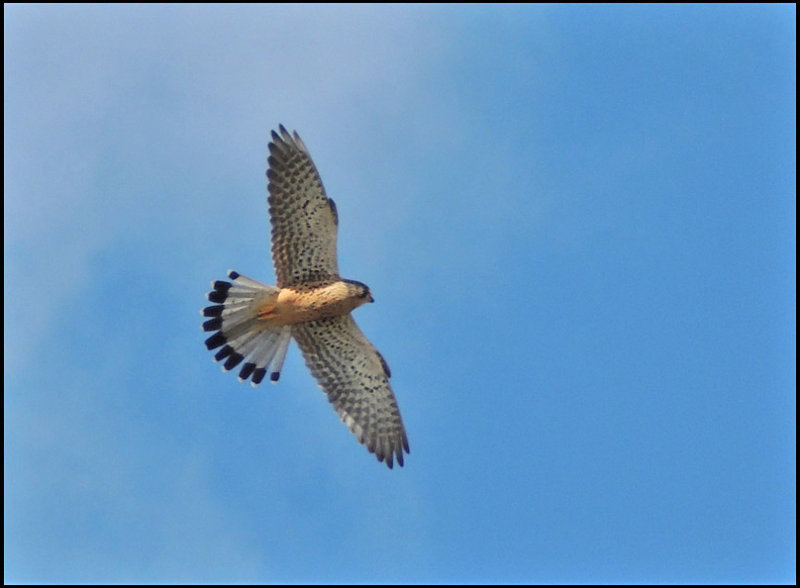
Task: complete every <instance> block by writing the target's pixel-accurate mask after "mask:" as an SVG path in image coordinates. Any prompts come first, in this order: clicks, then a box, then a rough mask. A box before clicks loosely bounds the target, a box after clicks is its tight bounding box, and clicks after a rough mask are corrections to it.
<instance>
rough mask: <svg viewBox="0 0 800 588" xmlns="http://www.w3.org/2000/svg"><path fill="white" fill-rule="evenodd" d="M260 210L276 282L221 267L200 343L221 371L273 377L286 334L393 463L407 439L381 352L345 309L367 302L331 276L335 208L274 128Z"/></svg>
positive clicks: (359, 431) (353, 286)
mask: <svg viewBox="0 0 800 588" xmlns="http://www.w3.org/2000/svg"><path fill="white" fill-rule="evenodd" d="M269 150H270V157H269V168H268V170H267V177H268V178H269V184H268V190H269V199H268V202H269V213H270V218H271V221H272V258H273V263H274V265H275V274H276V277H277V285H276V286H269V285H266V284H262V283H260V282H257V281H255V280H252V279H250V278H247V277H245V276H242V275H241V274H239V273H238V272H234V271H231V272H229V273H228V276H229V277H230V279H231V280H232V281H231V282H227V281H221V280H219V281H216V282H213V283H212V291H211V292H210V293H209V294H208V299H209V301H211V302H213V303H215V305H214V306H209V307H206V308H205V309H204V310H203V315H204V316H205V317H207V318H208V320H206V321H205V322H204V323H203V328H204V330H206V331H215V333H214V334H213V335H211V336H210V337H209V338H208V339H206V346H207V347H208V349H217V348H220V349H219V351H217V352H216V354H215V356H214V359H215V360H216V361H222V360H225V363H224V364H223V369H225V370H230V369H233V368H234V367H236V366H238V365H239V364H240V363H242V362H244V363H243V365H242V368H241V371H240V372H239V379H240V380H247V379H248V378H249V379H251V381H252V383H253V385H256V384H259V383H260V382H261V381H262V380H263V378H264V377H265V376H266V374H267V372H268V370H269V371H270V379H271V380H272V381H273V382H276V381H277V380H278V378H279V376H280V371H281V367H282V366H283V361H284V358H285V357H286V351H287V348H288V346H289V342H290V340H291V339H292V338H294V339H295V341H297V344H298V345H299V347H300V350H301V351H302V353H303V356H304V358H305V360H306V364H307V365H308V367H309V369H310V370H311V373H312V374H313V375H314V377H315V378H316V379H317V382H318V383H319V385H320V387H321V388H322V389H323V390H324V391H325V393H326V394H327V395H328V399H329V400H330V402H331V403H332V404H333V406H334V408H335V409H336V411H337V413H339V416H340V418H341V419H342V421H343V422H344V423H345V424H346V425H347V426H348V428H349V429H350V430H351V431H352V432H353V433H354V434H355V435H356V438H357V439H358V440H359V442H360V443H364V444H365V445H366V446H367V449H369V451H370V452H373V453H375V455H376V456H377V458H378V460H379V461H385V462H386V464H387V465H388V466H389V467H390V468H391V467H392V464H393V459H396V460H397V463H399V464H400V465H403V452H404V451H405V452H406V453H408V452H409V445H408V438H407V437H406V432H405V428H404V426H403V422H402V419H401V417H400V410H399V409H398V407H397V401H396V399H395V397H394V393H393V392H392V389H391V386H390V384H389V377H390V375H391V372H390V370H389V366H388V364H387V363H386V361H385V360H384V358H383V356H382V355H381V354H380V353H379V352H378V350H377V349H375V347H374V346H373V345H372V344H371V343H370V342H369V341H368V340H367V338H366V337H365V336H364V334H363V333H362V332H361V330H360V329H359V328H358V326H357V325H356V323H355V321H354V320H353V318H352V316H351V315H350V313H351V311H353V310H355V309H356V308H358V307H359V306H361V305H362V304H365V303H367V302H372V301H373V299H372V295H371V293H370V290H369V288H368V287H367V286H366V285H365V284H362V283H361V282H357V281H355V280H345V279H342V278H341V277H340V276H339V270H338V264H337V258H336V235H337V229H338V220H339V219H338V214H337V211H336V206H335V204H334V203H333V200H331V199H330V198H328V197H327V196H326V195H325V190H324V188H323V187H322V181H321V180H320V177H319V173H318V172H317V170H316V167H315V166H314V163H313V161H312V160H311V156H310V154H309V153H308V149H307V148H306V146H305V145H304V144H303V142H302V140H301V139H300V137H299V136H298V135H297V133H294V135H293V136H292V135H290V134H289V133H288V132H287V131H286V129H285V128H284V127H283V126H281V127H280V134H278V133H276V132H274V131H273V133H272V142H271V143H270V145H269Z"/></svg>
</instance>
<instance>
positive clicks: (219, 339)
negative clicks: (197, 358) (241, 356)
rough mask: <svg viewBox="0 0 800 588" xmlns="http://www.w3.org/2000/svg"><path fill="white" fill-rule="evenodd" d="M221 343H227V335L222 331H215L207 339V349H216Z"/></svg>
mask: <svg viewBox="0 0 800 588" xmlns="http://www.w3.org/2000/svg"><path fill="white" fill-rule="evenodd" d="M220 345H225V335H223V334H222V333H214V334H213V335H211V336H210V337H209V338H208V339H206V349H208V350H209V351H210V350H212V349H216V348H217V347H219V346H220Z"/></svg>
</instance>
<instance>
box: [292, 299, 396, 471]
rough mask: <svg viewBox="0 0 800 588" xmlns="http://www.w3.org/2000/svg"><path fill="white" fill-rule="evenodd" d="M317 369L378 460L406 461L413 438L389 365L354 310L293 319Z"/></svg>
mask: <svg viewBox="0 0 800 588" xmlns="http://www.w3.org/2000/svg"><path fill="white" fill-rule="evenodd" d="M292 335H293V336H294V338H295V340H296V341H297V344H298V345H299V346H300V350H301V351H302V352H303V357H304V358H305V360H306V365H308V367H309V369H310V370H311V373H312V374H313V375H314V377H315V378H316V379H317V382H318V383H319V385H320V387H321V388H322V389H323V390H324V391H325V394H327V395H328V400H329V401H330V402H331V403H332V404H333V407H334V408H335V409H336V412H337V413H339V417H340V418H341V419H342V422H344V423H345V424H346V425H347V427H348V428H349V429H350V431H352V432H353V434H354V435H355V436H356V438H357V439H358V441H359V443H363V444H364V445H366V446H367V449H368V450H369V451H370V453H374V454H375V456H376V457H377V458H378V461H384V460H385V461H386V465H388V466H389V467H390V468H391V467H392V460H393V459H394V458H396V459H397V463H398V464H400V465H403V450H405V452H406V453H409V447H408V438H407V437H406V431H405V428H404V427H403V420H402V419H401V418H400V409H399V408H398V407H397V400H396V399H395V397H394V393H393V392H392V388H391V386H390V385H389V376H390V375H391V374H390V371H389V366H388V365H387V364H386V361H384V359H383V357H382V356H381V354H380V353H379V352H378V350H377V349H375V347H374V346H373V345H372V343H370V342H369V341H368V340H367V338H366V337H365V336H364V333H362V332H361V329H359V328H358V325H356V322H355V321H354V320H353V318H352V317H351V316H350V315H349V314H346V315H342V316H336V317H331V318H324V319H319V320H316V321H310V322H306V323H298V324H295V325H292Z"/></svg>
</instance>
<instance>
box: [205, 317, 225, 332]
mask: <svg viewBox="0 0 800 588" xmlns="http://www.w3.org/2000/svg"><path fill="white" fill-rule="evenodd" d="M221 328H222V318H220V317H215V318H212V319H210V320H207V321H206V322H204V323H203V330H204V331H219V330H220V329H221Z"/></svg>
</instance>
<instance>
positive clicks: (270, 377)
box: [269, 372, 281, 382]
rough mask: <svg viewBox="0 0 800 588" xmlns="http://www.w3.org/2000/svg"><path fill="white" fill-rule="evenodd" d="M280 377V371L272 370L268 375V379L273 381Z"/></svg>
mask: <svg viewBox="0 0 800 588" xmlns="http://www.w3.org/2000/svg"><path fill="white" fill-rule="evenodd" d="M280 377H281V373H280V372H272V373H271V374H270V375H269V379H270V380H272V381H273V382H277V381H278V378H280Z"/></svg>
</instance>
